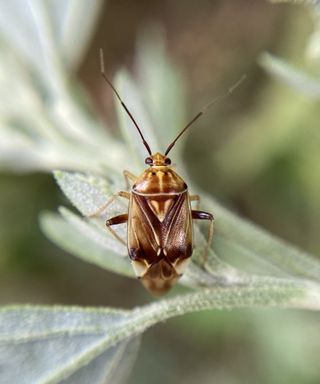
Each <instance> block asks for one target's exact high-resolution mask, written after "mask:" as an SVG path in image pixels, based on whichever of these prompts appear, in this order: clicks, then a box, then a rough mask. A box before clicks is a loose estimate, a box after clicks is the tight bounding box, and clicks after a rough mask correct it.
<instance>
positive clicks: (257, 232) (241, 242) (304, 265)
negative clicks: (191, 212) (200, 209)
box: [205, 198, 320, 281]
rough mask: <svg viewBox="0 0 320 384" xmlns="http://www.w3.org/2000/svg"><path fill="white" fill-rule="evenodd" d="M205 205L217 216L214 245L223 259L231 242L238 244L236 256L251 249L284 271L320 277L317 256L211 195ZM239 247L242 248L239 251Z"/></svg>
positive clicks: (233, 244)
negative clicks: (288, 241)
mask: <svg viewBox="0 0 320 384" xmlns="http://www.w3.org/2000/svg"><path fill="white" fill-rule="evenodd" d="M205 206H206V208H207V209H209V210H210V211H211V212H213V213H214V215H215V217H216V236H217V237H218V242H217V244H216V243H215V242H213V248H214V249H215V250H216V252H217V254H218V256H219V257H221V258H222V259H224V244H226V250H227V251H228V249H229V250H230V248H229V247H230V246H231V247H232V246H234V247H235V252H234V258H237V256H238V255H239V256H240V257H241V255H243V252H245V253H248V252H249V253H250V255H251V257H252V256H254V255H255V258H256V259H261V260H262V261H266V262H267V263H271V264H272V265H273V266H274V267H275V268H277V269H278V270H281V271H283V273H284V274H290V275H291V276H300V277H305V278H309V279H314V280H317V281H320V263H319V261H318V260H317V259H316V258H314V257H313V256H311V255H309V254H308V253H306V252H303V251H301V250H299V249H298V248H296V247H294V246H292V245H289V244H287V243H285V242H284V241H282V240H280V239H278V238H276V237H275V236H273V235H271V234H270V233H268V232H266V231H264V230H263V229H261V228H259V227H257V226H255V225H254V224H252V223H250V222H248V221H246V220H244V219H241V218H239V217H237V216H236V215H234V214H232V213H231V212H229V211H227V210H226V209H225V208H223V207H221V205H220V204H218V203H217V202H215V201H214V200H213V199H211V198H210V199H205ZM216 245H217V248H216ZM236 249H238V250H239V252H236ZM228 252H229V251H228ZM229 258H230V257H228V259H229ZM261 272H262V273H263V272H264V270H262V271H261Z"/></svg>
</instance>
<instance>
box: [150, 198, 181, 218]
mask: <svg viewBox="0 0 320 384" xmlns="http://www.w3.org/2000/svg"><path fill="white" fill-rule="evenodd" d="M175 201H176V199H174V198H171V199H166V200H163V201H159V200H154V199H148V206H149V207H150V209H151V210H152V212H153V213H154V214H155V215H156V216H157V218H158V220H159V221H160V222H163V220H164V219H165V218H166V216H167V214H168V212H169V211H170V209H171V208H172V206H173V205H174V203H175Z"/></svg>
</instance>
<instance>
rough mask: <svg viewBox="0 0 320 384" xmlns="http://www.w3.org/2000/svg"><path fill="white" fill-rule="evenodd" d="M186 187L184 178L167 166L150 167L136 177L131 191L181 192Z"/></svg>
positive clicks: (147, 192) (144, 192)
mask: <svg viewBox="0 0 320 384" xmlns="http://www.w3.org/2000/svg"><path fill="white" fill-rule="evenodd" d="M187 188H188V186H187V184H186V183H185V182H184V180H183V179H182V178H181V177H180V176H179V175H178V174H177V173H176V172H174V171H173V170H172V169H171V168H170V167H167V166H156V167H150V168H149V169H147V170H145V171H144V172H143V173H142V175H141V176H139V177H138V179H137V181H136V183H135V184H134V186H133V188H132V189H133V191H135V192H138V193H143V194H149V193H150V194H151V193H160V194H161V193H181V192H184V191H185V190H186V189H187Z"/></svg>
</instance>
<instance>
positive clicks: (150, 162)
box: [145, 157, 153, 164]
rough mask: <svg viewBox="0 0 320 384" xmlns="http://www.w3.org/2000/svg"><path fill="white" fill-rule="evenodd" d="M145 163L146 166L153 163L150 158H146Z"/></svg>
mask: <svg viewBox="0 0 320 384" xmlns="http://www.w3.org/2000/svg"><path fill="white" fill-rule="evenodd" d="M145 163H146V164H152V163H153V160H152V158H151V157H147V158H146V160H145Z"/></svg>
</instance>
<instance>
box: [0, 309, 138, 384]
mask: <svg viewBox="0 0 320 384" xmlns="http://www.w3.org/2000/svg"><path fill="white" fill-rule="evenodd" d="M126 317H127V313H126V312H125V311H120V310H119V311H116V310H108V309H105V310H100V309H98V308H96V309H93V308H91V309H81V308H76V307H33V308H32V307H20V308H19V307H9V308H4V309H2V310H1V311H0V361H1V371H0V380H1V382H3V383H18V382H19V383H26V384H29V383H35V382H37V383H43V384H44V383H61V382H63V383H68V384H71V383H77V384H90V383H92V382H93V380H94V382H95V383H97V384H99V383H101V384H102V383H106V382H109V381H106V380H107V379H110V380H112V381H110V382H113V383H122V382H123V379H124V378H125V376H126V373H128V369H130V367H131V365H132V361H133V359H134V357H135V354H136V352H137V348H138V346H139V340H138V339H137V338H128V339H126V340H124V341H122V342H116V343H112V344H110V345H104V346H103V347H102V348H101V346H100V344H101V343H104V340H105V339H106V338H108V336H109V337H110V333H112V327H113V326H114V325H115V324H118V325H119V324H121V323H122V322H125V321H126ZM17 367H19V369H17Z"/></svg>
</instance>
